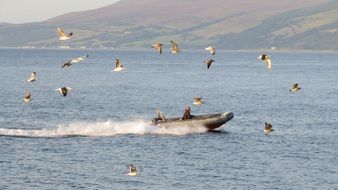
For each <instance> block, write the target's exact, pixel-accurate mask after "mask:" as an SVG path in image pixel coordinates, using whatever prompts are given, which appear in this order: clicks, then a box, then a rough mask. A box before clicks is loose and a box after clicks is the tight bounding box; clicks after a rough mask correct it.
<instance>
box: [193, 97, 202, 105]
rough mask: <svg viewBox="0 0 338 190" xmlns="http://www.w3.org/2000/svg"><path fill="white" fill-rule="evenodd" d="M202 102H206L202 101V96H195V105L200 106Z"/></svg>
mask: <svg viewBox="0 0 338 190" xmlns="http://www.w3.org/2000/svg"><path fill="white" fill-rule="evenodd" d="M202 104H204V102H203V101H202V98H201V97H198V96H197V97H195V98H194V105H196V106H200V105H202Z"/></svg>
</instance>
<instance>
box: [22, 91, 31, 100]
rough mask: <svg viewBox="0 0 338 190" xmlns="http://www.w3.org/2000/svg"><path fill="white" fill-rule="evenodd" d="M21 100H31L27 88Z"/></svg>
mask: <svg viewBox="0 0 338 190" xmlns="http://www.w3.org/2000/svg"><path fill="white" fill-rule="evenodd" d="M23 101H24V102H25V103H29V102H30V101H31V93H30V92H29V91H28V90H26V92H25V94H24V96H23Z"/></svg>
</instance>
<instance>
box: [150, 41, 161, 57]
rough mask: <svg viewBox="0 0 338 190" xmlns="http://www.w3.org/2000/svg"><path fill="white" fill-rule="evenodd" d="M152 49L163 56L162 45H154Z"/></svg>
mask: <svg viewBox="0 0 338 190" xmlns="http://www.w3.org/2000/svg"><path fill="white" fill-rule="evenodd" d="M151 47H152V48H154V49H156V50H157V51H158V52H160V54H162V49H163V48H162V47H163V44H160V43H158V44H153V45H152V46H151Z"/></svg>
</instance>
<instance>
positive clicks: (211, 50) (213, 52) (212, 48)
mask: <svg viewBox="0 0 338 190" xmlns="http://www.w3.org/2000/svg"><path fill="white" fill-rule="evenodd" d="M205 50H207V51H209V52H210V53H211V55H215V53H216V48H215V47H214V46H209V47H207V48H205Z"/></svg>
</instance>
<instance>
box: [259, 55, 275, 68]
mask: <svg viewBox="0 0 338 190" xmlns="http://www.w3.org/2000/svg"><path fill="white" fill-rule="evenodd" d="M257 59H261V60H262V61H263V62H264V64H265V66H266V68H268V69H269V70H271V69H272V63H271V58H270V56H268V55H267V54H262V55H260V56H259V57H258V58H257Z"/></svg>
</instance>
